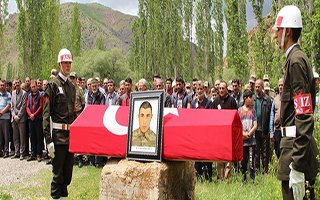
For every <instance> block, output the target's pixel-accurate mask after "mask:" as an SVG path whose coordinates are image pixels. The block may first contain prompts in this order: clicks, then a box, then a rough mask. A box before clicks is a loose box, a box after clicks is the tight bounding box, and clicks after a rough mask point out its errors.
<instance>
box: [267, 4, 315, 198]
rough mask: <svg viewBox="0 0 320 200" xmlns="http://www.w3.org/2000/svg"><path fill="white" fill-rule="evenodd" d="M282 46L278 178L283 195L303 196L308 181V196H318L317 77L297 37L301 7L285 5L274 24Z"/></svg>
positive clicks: (290, 196) (276, 35)
mask: <svg viewBox="0 0 320 200" xmlns="http://www.w3.org/2000/svg"><path fill="white" fill-rule="evenodd" d="M273 29H274V30H275V31H276V33H275V39H276V40H277V43H278V45H279V48H280V49H281V50H283V51H284V52H285V54H286V64H285V73H284V83H283V91H282V96H281V108H280V124H281V132H282V140H281V142H280V149H281V153H280V158H279V167H278V175H277V178H278V179H279V180H281V181H282V196H283V199H290V200H291V199H295V200H302V199H303V198H304V196H305V181H308V182H309V184H310V185H311V188H308V187H306V189H307V190H310V192H308V193H307V195H308V196H306V198H308V199H309V198H310V199H315V194H314V189H313V187H312V185H313V184H314V183H315V179H316V176H317V173H318V162H317V159H316V156H317V155H318V149H317V146H316V143H315V139H314V137H313V128H314V122H313V114H312V113H313V110H314V105H315V104H314V103H315V80H314V77H313V73H312V71H311V68H310V65H309V62H308V58H307V56H306V55H305V54H304V53H303V52H302V51H301V49H300V45H299V44H298V39H299V37H300V34H301V30H302V19H301V13H300V10H299V8H297V7H296V6H293V5H290V6H285V7H283V8H282V9H281V10H280V11H279V13H278V16H277V19H276V23H275V25H274V27H273Z"/></svg>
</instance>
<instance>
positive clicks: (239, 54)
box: [225, 0, 249, 82]
mask: <svg viewBox="0 0 320 200" xmlns="http://www.w3.org/2000/svg"><path fill="white" fill-rule="evenodd" d="M225 3H226V8H225V16H226V21H227V25H228V33H227V62H228V67H231V68H234V69H235V72H236V76H235V78H239V79H240V80H242V82H244V81H245V80H246V79H247V77H248V76H249V73H248V71H249V70H248V41H247V31H246V12H245V7H246V1H245V0H239V1H232V0H226V1H225Z"/></svg>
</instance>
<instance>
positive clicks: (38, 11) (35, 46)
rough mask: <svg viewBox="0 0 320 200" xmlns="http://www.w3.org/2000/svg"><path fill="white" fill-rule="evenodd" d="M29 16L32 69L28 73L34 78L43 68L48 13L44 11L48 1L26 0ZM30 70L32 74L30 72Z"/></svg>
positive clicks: (38, 75)
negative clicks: (45, 23) (46, 16)
mask: <svg viewBox="0 0 320 200" xmlns="http://www.w3.org/2000/svg"><path fill="white" fill-rule="evenodd" d="M26 2H27V16H28V24H29V26H28V28H29V30H28V31H29V39H30V40H29V44H30V57H29V60H30V67H31V69H30V71H27V72H26V75H29V76H30V75H32V76H33V77H34V78H38V77H40V76H41V71H42V68H43V59H45V58H43V57H42V48H43V44H44V37H43V33H44V21H43V17H44V16H45V15H46V14H47V13H45V12H44V10H45V7H46V3H47V2H46V1H31V0H30V1H26ZM29 72H30V74H29Z"/></svg>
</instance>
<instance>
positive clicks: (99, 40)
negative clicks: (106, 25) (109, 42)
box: [96, 34, 106, 51]
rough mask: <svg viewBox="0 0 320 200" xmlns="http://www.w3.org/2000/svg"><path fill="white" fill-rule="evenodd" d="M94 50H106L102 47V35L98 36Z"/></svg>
mask: <svg viewBox="0 0 320 200" xmlns="http://www.w3.org/2000/svg"><path fill="white" fill-rule="evenodd" d="M96 48H97V49H99V50H102V51H104V50H106V48H105V47H104V38H103V35H102V34H100V35H99V36H98V37H97V39H96Z"/></svg>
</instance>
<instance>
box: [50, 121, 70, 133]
mask: <svg viewBox="0 0 320 200" xmlns="http://www.w3.org/2000/svg"><path fill="white" fill-rule="evenodd" d="M52 128H53V129H58V130H65V131H68V130H69V129H70V124H60V123H55V122H52Z"/></svg>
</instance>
